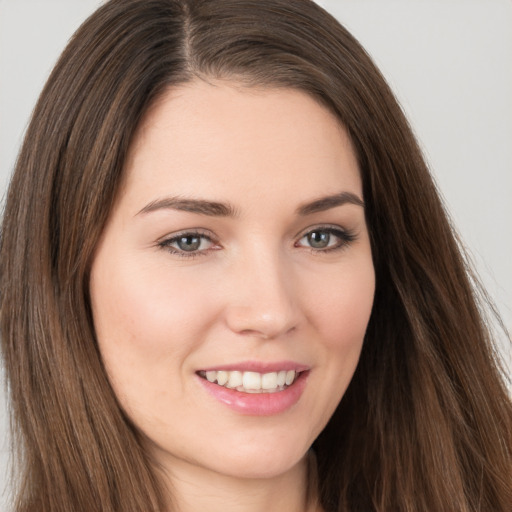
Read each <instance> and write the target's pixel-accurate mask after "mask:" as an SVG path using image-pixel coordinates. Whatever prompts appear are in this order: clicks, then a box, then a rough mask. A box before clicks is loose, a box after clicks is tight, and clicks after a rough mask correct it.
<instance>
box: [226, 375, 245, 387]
mask: <svg viewBox="0 0 512 512" xmlns="http://www.w3.org/2000/svg"><path fill="white" fill-rule="evenodd" d="M227 373H229V380H228V383H227V387H228V388H237V387H239V386H241V385H242V372H237V371H234V372H227Z"/></svg>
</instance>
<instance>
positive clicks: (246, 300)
mask: <svg viewBox="0 0 512 512" xmlns="http://www.w3.org/2000/svg"><path fill="white" fill-rule="evenodd" d="M232 270H233V274H232V279H231V280H230V281H231V284H230V286H231V288H232V290H231V293H230V294H229V296H230V299H229V303H228V304H227V305H226V310H225V318H226V322H227V324H228V327H229V328H230V329H231V330H232V331H233V332H235V333H237V334H240V335H246V336H252V337H256V338H261V339H275V338H279V337H281V336H283V335H285V334H288V333H290V332H291V331H294V330H295V329H296V328H297V327H298V325H299V318H300V315H299V308H298V304H297V300H296V299H297V297H296V294H295V292H294V282H293V277H292V275H291V271H290V268H289V266H288V268H287V265H285V264H284V262H283V261H281V260H280V258H279V257H277V256H276V255H275V254H269V255H264V254H262V253H261V252H260V253H259V254H255V255H253V256H252V257H250V258H244V259H243V260H240V261H239V262H238V263H237V264H235V266H234V268H233V269H232Z"/></svg>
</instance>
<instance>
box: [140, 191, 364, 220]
mask: <svg viewBox="0 0 512 512" xmlns="http://www.w3.org/2000/svg"><path fill="white" fill-rule="evenodd" d="M347 203H348V204H355V205H357V206H362V207H363V208H364V202H363V200H362V199H360V198H359V197H358V196H357V195H356V194H353V193H352V192H341V193H340V194H334V195H332V196H325V197H320V198H318V199H315V200H314V201H310V202H308V203H305V204H303V205H301V206H299V207H298V208H297V210H296V212H297V214H298V215H300V216H306V215H312V214H314V213H319V212H323V211H326V210H330V209H331V208H336V207H338V206H343V205H344V204H347ZM167 209H169V210H178V211H183V212H191V213H198V214H200V215H208V216H211V217H236V216H237V211H236V208H235V207H234V206H233V205H231V204H229V203H220V202H217V201H207V200H205V199H192V198H183V197H164V198H162V199H156V200H155V201H151V202H150V203H148V204H147V205H146V206H144V208H142V210H140V211H139V212H138V213H137V215H140V214H146V213H151V212H154V211H157V210H167Z"/></svg>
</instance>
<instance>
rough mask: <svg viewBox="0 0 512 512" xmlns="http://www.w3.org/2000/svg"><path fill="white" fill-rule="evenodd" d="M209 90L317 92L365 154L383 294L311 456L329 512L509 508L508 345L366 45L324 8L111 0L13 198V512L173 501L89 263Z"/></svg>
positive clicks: (155, 505) (297, 1) (19, 172)
mask: <svg viewBox="0 0 512 512" xmlns="http://www.w3.org/2000/svg"><path fill="white" fill-rule="evenodd" d="M197 79H201V80H207V81H208V80H228V81H235V82H237V83H239V84H242V85H243V86H248V87H254V86H264V87H289V88H293V89H299V90H301V91H304V92H306V93H307V94H309V95H311V96H312V97H314V98H316V99H317V100H318V101H319V102H321V103H322V104H323V105H324V106H326V107H327V108H329V109H330V110H331V111H332V112H334V113H335V114H336V115H337V117H338V118H339V120H340V122H341V123H342V124H343V125H344V126H345V128H346V129H347V131H348V133H349V134H350V137H351V139H352V142H353V144H354V148H355V151H356V153H357V156H358V160H359V166H360V169H361V175H362V180H363V193H364V197H365V203H366V205H367V206H366V216H367V224H368V229H369V233H370V238H371V244H372V252H373V257H374V263H375V269H376V278H377V287H376V296H375V302H374V308H373V311H372V317H371V319H370V323H369V326H368V330H367V334H366V337H365V342H364V346H363V352H362V355H361V360H360V363H359V366H358V368H357V370H356V373H355V375H354V378H353V380H352V382H351V384H350V386H349V388H348V390H347V392H346V394H345V396H344V398H343V399H342V401H341V403H340V405H339V407H338V409H337V410H336V412H335V414H334V416H333V417H332V419H331V420H330V422H329V424H328V425H327V427H326V428H325V430H324V431H323V432H322V434H321V435H320V436H319V438H318V439H317V440H316V442H315V444H314V448H315V452H316V458H317V460H318V482H319V499H320V501H321V503H322V504H323V506H324V508H325V510H326V511H329V512H330V511H342V510H343V511H360V510H365V511H366V510H368V511H371V510H374V511H379V512H384V511H386V512H387V511H390V510H393V511H408V512H409V511H410V512H412V511H417V510H436V512H442V511H446V512H448V511H453V510H458V511H461V512H470V511H477V510H481V511H486V510H495V511H503V512H505V511H506V510H509V509H511V508H512V490H511V489H512V486H511V482H512V406H511V402H510V398H509V396H508V394H507V391H506V389H505V386H504V384H503V380H502V378H501V377H500V372H499V368H498V363H497V361H496V357H495V355H494V352H493V345H492V340H491V338H490V335H489V334H488V328H487V326H486V325H485V322H484V320H483V319H482V318H483V317H482V314H481V311H480V310H479V306H478V301H477V299H476V295H475V292H474V290H473V287H472V285H471V282H470V280H469V278H468V267H467V265H466V263H465V261H464V259H463V256H462V255H461V250H460V248H459V246H458V244H457V241H456V238H455V236H454V234H453V230H452V228H451V226H450V224H449V222H448V220H447V215H446V213H445V211H444V208H443V205H442V203H441V201H440V199H439V194H438V193H437V191H436V187H435V184H434V183H433V181H432V178H431V176H430V174H429V172H428V170H427V168H426V165H425V163H424V161H423V158H422V155H421V152H420V150H419V148H418V145H417V143H416V141H415V139H414V136H413V134H412V131H411V129H410V127H409V126H408V124H407V121H406V120H405V117H404V115H403V113H402V111H401V109H400V107H399V105H398V104H397V102H396V100H395V98H394V96H393V94H392V92H391V91H390V89H389V87H388V86H387V84H386V83H385V81H384V79H383V78H382V76H381V74H380V73H379V72H378V70H377V69H376V67H375V66H374V65H373V63H372V62H371V59H370V58H369V57H368V55H367V54H366V52H365V51H364V50H363V48H362V47H361V46H360V45H359V44H358V42H357V41H356V40H355V39H354V38H353V37H352V36H351V35H350V34H349V33H348V32H347V31H346V30H345V29H344V28H343V27H341V26H340V25H339V24H338V22H337V21H336V20H335V19H334V18H332V17H331V16H330V15H328V14H327V13H326V12H325V11H323V10H322V9H321V8H320V7H318V6H317V5H316V4H315V3H314V2H312V1H308V0H222V1H220V0H217V1H208V0H197V1H194V0H111V1H110V2H107V3H106V4H105V5H104V6H102V7H101V8H100V9H98V10H97V11H96V12H95V13H94V14H93V15H92V16H91V17H90V18H89V19H88V20H87V21H86V22H85V23H84V24H83V25H82V26H81V27H80V29H79V30H78V31H77V32H76V34H75V35H74V37H73V38H72V39H71V41H70V43H69V45H68V46H67V48H66V49H65V50H64V52H63V54H62V56H61V58H60V60H59V61H58V63H57V65H56V66H55V69H54V70H53V72H52V74H51V76H50V78H49V80H48V82H47V84H46V86H45V88H44V90H43V92H42V94H41V96H40V98H39V101H38V103H37V105H36V108H35V110H34V113H33V116H32V120H31V123H30V125H29V128H28V131H27V133H26V136H25V140H24V143H23V146H22V149H21V152H20V154H19V157H18V161H17V165H16V171H15V174H14V177H13V179H12V182H11V186H10V189H9V194H8V198H7V205H6V209H5V215H4V220H3V230H2V239H1V247H0V257H1V269H0V285H1V290H2V296H1V328H2V331H1V334H2V350H3V355H4V358H5V362H6V370H7V378H8V382H9V390H10V395H11V407H12V411H13V418H14V423H13V433H14V437H15V441H16V442H17V445H18V446H20V447H21V450H22V453H21V456H22V458H21V459H20V468H21V469H20V473H19V475H20V484H19V490H18V497H17V503H16V511H17V512H28V511H29V510H38V511H41V512H64V511H66V512H69V511H70V510H88V511H89V510H90V511H95V510H98V511H99V510H102V511H103V512H120V511H126V510H130V511H133V512H136V511H140V512H142V511H144V512H148V511H155V512H156V511H160V510H165V509H166V507H167V506H168V502H167V498H166V495H167V494H169V490H168V489H165V488H163V483H162V482H163V480H164V479H163V477H162V474H161V469H160V468H158V467H157V466H156V464H155V461H153V460H151V459H150V458H149V455H148V453H147V451H146V450H145V449H144V442H145V441H144V435H143V433H141V432H139V431H138V430H137V429H136V428H135V427H134V425H133V424H132V423H131V422H130V420H129V418H128V417H127V416H126V415H125V413H124V412H123V410H122V409H121V408H120V406H119V404H118V402H117V400H116V397H115V395H114V393H113V391H112V389H111V387H110V385H109V382H108V376H107V375H106V372H105V369H104V367H103V365H102V362H101V356H100V353H99V351H98V347H97V344H96V342H95V334H94V325H93V319H92V315H91V310H90V304H89V296H88V286H89V267H90V264H91V260H92V257H93V255H94V250H95V248H96V245H97V242H98V240H99V237H100V236H101V233H102V231H103V227H104V225H105V223H106V221H107V219H108V216H109V213H110V211H111V208H112V206H113V204H114V202H115V200H116V197H117V194H118V193H119V187H120V184H121V182H122V177H123V167H124V162H125V159H126V156H127V154H128V151H129V148H130V144H131V141H132V139H133V136H134V133H135V131H136V129H137V127H138V126H139V123H140V121H141V119H142V118H143V116H144V115H145V113H146V112H147V110H148V108H149V107H150V106H151V105H153V104H154V103H155V101H157V100H158V98H159V97H160V96H161V95H162V94H163V93H164V92H165V91H166V90H168V89H169V88H172V87H176V86H179V85H181V84H184V83H186V82H189V81H191V80H197Z"/></svg>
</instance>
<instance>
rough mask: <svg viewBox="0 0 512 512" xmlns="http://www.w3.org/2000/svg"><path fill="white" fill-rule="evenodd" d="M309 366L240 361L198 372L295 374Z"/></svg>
mask: <svg viewBox="0 0 512 512" xmlns="http://www.w3.org/2000/svg"><path fill="white" fill-rule="evenodd" d="M309 369H310V366H308V365H305V364H301V363H296V362H294V361H275V362H267V361H241V362H239V363H232V364H219V365H216V366H210V367H208V368H201V369H200V371H204V372H208V371H226V372H231V371H236V370H238V371H240V372H257V373H271V372H279V371H283V370H286V371H289V370H295V371H296V372H303V371H306V370H309Z"/></svg>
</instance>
